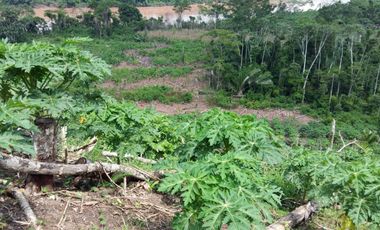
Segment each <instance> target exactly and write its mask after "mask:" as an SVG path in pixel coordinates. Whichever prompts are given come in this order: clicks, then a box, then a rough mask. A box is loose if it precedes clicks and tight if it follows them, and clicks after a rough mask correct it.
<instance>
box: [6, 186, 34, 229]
mask: <svg viewBox="0 0 380 230" xmlns="http://www.w3.org/2000/svg"><path fill="white" fill-rule="evenodd" d="M11 192H12V195H13V197H14V198H15V199H16V200H17V202H18V203H19V204H20V206H21V209H22V210H23V211H24V214H25V216H26V219H27V220H28V222H29V223H30V224H31V225H32V226H33V228H35V229H38V226H37V217H36V215H35V214H34V212H33V209H32V208H31V207H30V205H29V202H28V200H27V199H26V198H25V196H24V194H23V193H22V192H21V191H20V190H18V189H13V190H12V191H11Z"/></svg>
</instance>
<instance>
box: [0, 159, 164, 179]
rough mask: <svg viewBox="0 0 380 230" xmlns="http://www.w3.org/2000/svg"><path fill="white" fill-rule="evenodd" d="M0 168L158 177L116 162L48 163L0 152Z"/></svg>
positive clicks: (64, 174) (56, 172)
mask: <svg viewBox="0 0 380 230" xmlns="http://www.w3.org/2000/svg"><path fill="white" fill-rule="evenodd" d="M0 168H3V169H6V170H11V171H16V172H23V173H30V174H34V175H50V176H53V175H60V176H73V175H83V174H88V173H93V172H100V173H103V172H104V171H106V172H107V173H115V172H122V173H126V174H129V175H130V176H133V177H135V178H137V179H140V180H159V178H158V177H157V176H155V175H153V174H151V173H148V172H145V171H143V170H141V169H138V168H135V167H132V166H124V165H118V164H108V163H100V162H95V163H90V164H75V165H69V164H59V163H49V162H39V161H34V160H29V159H24V158H21V157H17V156H11V155H7V154H1V157H0Z"/></svg>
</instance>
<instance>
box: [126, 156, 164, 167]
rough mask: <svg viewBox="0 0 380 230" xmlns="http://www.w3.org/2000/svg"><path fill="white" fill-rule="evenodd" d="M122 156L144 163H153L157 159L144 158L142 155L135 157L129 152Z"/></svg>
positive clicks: (155, 162)
mask: <svg viewBox="0 0 380 230" xmlns="http://www.w3.org/2000/svg"><path fill="white" fill-rule="evenodd" d="M124 157H125V158H128V159H133V160H137V161H140V162H142V163H146V164H153V165H154V164H157V161H155V160H151V159H146V158H143V157H136V156H133V155H131V154H125V156H124Z"/></svg>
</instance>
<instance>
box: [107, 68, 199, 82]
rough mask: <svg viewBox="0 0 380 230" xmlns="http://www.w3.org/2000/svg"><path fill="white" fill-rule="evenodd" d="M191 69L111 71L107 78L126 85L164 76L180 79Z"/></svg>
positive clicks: (125, 69)
mask: <svg viewBox="0 0 380 230" xmlns="http://www.w3.org/2000/svg"><path fill="white" fill-rule="evenodd" d="M192 70H193V69H192V68H191V67H188V66H184V67H140V68H136V69H128V68H124V69H116V68H115V69H113V71H112V76H111V77H110V78H108V79H109V80H113V81H115V82H121V81H122V80H123V81H125V82H127V83H133V82H136V81H140V80H143V79H148V78H160V77H165V76H170V77H182V76H185V75H187V74H189V73H190V72H191V71H192Z"/></svg>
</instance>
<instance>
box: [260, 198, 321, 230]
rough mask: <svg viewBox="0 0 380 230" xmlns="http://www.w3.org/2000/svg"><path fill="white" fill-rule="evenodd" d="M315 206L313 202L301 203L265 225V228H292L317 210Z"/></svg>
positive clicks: (280, 229) (269, 229)
mask: <svg viewBox="0 0 380 230" xmlns="http://www.w3.org/2000/svg"><path fill="white" fill-rule="evenodd" d="M317 208H318V206H317V203H315V202H309V203H307V204H305V205H302V206H300V207H298V208H296V209H295V210H294V211H292V212H290V213H289V214H288V215H286V216H284V217H282V218H281V219H279V220H278V221H276V222H275V223H273V224H271V225H269V226H268V227H267V230H285V229H289V228H293V227H295V226H296V225H298V224H300V223H301V222H302V221H306V220H307V219H309V217H310V216H311V215H312V214H313V213H314V212H316V211H317Z"/></svg>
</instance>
